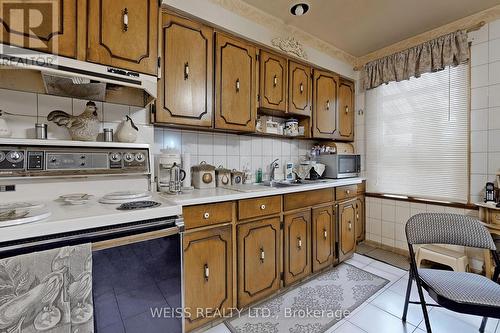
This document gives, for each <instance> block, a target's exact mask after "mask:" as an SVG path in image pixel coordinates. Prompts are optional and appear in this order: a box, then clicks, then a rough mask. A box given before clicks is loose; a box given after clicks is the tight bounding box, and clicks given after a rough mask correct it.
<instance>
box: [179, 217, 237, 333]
mask: <svg viewBox="0 0 500 333" xmlns="http://www.w3.org/2000/svg"><path fill="white" fill-rule="evenodd" d="M231 239H232V238H231V226H225V227H219V228H213V229H209V230H203V231H195V232H192V233H187V234H186V235H185V236H184V239H183V242H182V244H183V249H184V296H185V307H186V308H187V309H190V310H191V317H190V318H186V323H185V324H186V331H191V330H193V329H195V328H197V327H199V326H201V325H203V324H206V323H207V322H209V321H210V320H211V318H210V317H209V318H206V316H203V315H198V314H197V311H196V309H197V308H203V309H213V310H219V311H221V312H222V311H224V309H229V308H231V307H232V303H233V297H232V295H233V280H232V260H233V257H232V242H231Z"/></svg>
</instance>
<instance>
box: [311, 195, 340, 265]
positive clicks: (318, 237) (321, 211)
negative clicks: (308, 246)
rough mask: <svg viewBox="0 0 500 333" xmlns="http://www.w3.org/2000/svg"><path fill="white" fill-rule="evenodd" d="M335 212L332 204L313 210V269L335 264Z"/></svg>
mask: <svg viewBox="0 0 500 333" xmlns="http://www.w3.org/2000/svg"><path fill="white" fill-rule="evenodd" d="M334 244H335V214H334V209H333V206H332V205H331V204H329V205H325V206H321V207H315V208H313V210H312V270H313V272H317V271H319V270H321V269H323V268H325V267H328V266H330V265H331V264H333V260H334V258H335V251H334V249H335V246H334Z"/></svg>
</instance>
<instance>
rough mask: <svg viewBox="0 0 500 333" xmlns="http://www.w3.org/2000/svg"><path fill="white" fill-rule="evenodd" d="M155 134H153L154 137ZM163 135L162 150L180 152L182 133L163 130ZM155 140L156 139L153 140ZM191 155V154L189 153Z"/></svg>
mask: <svg viewBox="0 0 500 333" xmlns="http://www.w3.org/2000/svg"><path fill="white" fill-rule="evenodd" d="M156 133H157V132H155V135H156ZM162 134H163V148H164V149H167V148H169V149H177V150H178V151H179V152H182V132H181V131H179V130H172V129H170V128H165V129H164V130H163V132H162ZM155 139H156V138H155ZM190 153H192V152H190Z"/></svg>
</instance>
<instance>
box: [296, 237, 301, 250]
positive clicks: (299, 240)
mask: <svg viewBox="0 0 500 333" xmlns="http://www.w3.org/2000/svg"><path fill="white" fill-rule="evenodd" d="M297 247H298V248H299V250H300V249H302V239H301V238H300V236H299V237H297Z"/></svg>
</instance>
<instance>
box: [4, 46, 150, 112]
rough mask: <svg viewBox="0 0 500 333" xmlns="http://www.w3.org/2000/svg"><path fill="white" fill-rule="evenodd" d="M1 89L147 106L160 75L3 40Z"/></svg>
mask: <svg viewBox="0 0 500 333" xmlns="http://www.w3.org/2000/svg"><path fill="white" fill-rule="evenodd" d="M0 61H1V62H0V88H4V89H11V90H22V91H29V92H35V93H41V94H49V95H57V96H64V97H72V98H80V99H88V100H94V101H96V100H97V101H103V102H110V103H118V104H128V105H136V106H146V105H147V104H149V103H151V102H152V101H153V100H155V99H156V95H157V77H156V76H152V75H146V74H142V73H137V72H133V71H128V70H123V69H119V68H113V67H108V66H103V65H98V64H94V63H90V62H85V61H80V60H76V59H71V58H66V57H62V56H57V55H53V54H47V53H41V52H37V51H33V50H27V49H23V48H18V47H13V46H9V45H5V44H1V43H0Z"/></svg>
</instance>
